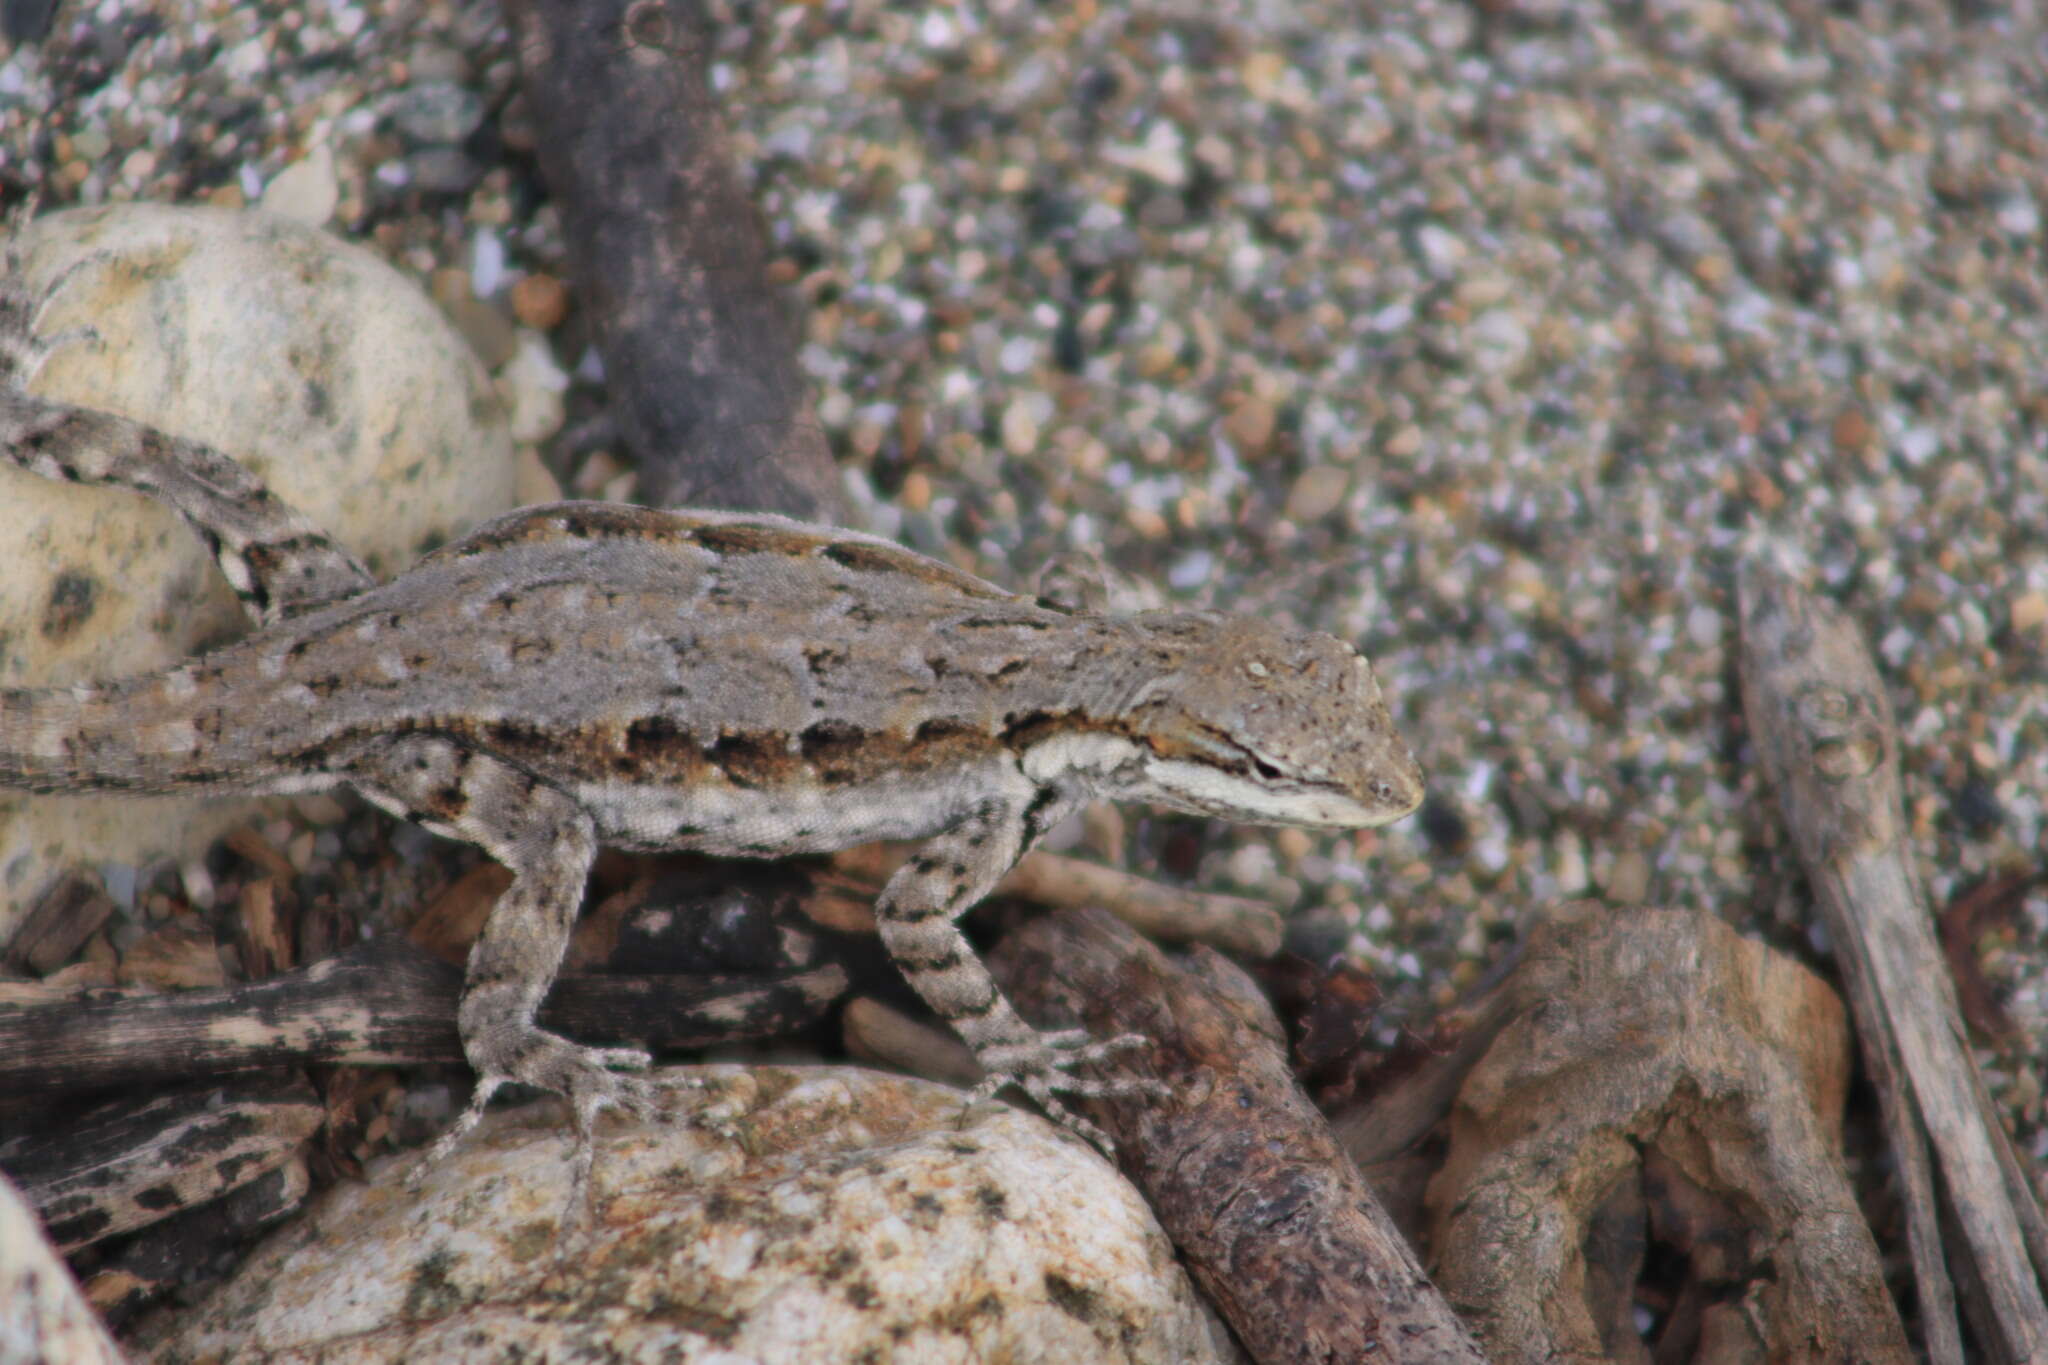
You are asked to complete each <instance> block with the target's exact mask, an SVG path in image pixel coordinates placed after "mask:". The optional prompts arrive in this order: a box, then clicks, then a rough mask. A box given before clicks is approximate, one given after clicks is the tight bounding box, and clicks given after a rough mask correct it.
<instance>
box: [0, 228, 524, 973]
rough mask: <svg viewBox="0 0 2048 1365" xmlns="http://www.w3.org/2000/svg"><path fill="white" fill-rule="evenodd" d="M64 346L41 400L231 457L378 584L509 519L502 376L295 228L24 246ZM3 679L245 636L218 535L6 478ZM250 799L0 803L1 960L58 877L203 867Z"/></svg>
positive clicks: (65, 233) (2, 481) (1, 479)
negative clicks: (320, 528) (84, 870)
mask: <svg viewBox="0 0 2048 1365" xmlns="http://www.w3.org/2000/svg"><path fill="white" fill-rule="evenodd" d="M16 249H17V250H18V251H19V252H20V258H21V268H22V270H23V272H24V277H25V278H26V279H27V280H28V281H29V283H30V285H31V286H32V287H34V288H39V289H41V288H48V287H49V285H50V284H51V282H52V281H55V280H57V279H58V278H59V277H60V276H62V275H63V272H64V271H66V270H67V269H72V268H73V267H74V266H75V267H76V268H75V269H72V273H71V274H70V275H69V276H67V277H64V281H63V287H62V289H61V290H60V291H59V292H58V293H57V294H56V295H55V296H54V298H53V300H52V302H51V303H50V305H49V307H48V310H47V312H46V314H45V316H44V318H43V322H42V331H43V334H44V335H45V336H57V335H60V334H62V333H64V332H66V331H67V330H69V329H74V328H83V327H88V326H89V327H90V328H91V329H92V331H93V333H94V334H95V336H94V337H93V338H88V339H83V340H79V341H76V342H74V343H72V344H69V345H66V346H63V347H62V348H60V349H59V350H58V351H57V352H56V353H55V354H54V355H53V356H52V357H51V358H50V360H49V362H48V363H47V364H46V365H45V366H44V367H43V368H42V370H41V372H40V373H39V374H37V376H36V377H35V380H34V382H33V383H32V384H31V386H30V387H31V389H32V391H34V392H36V393H39V394H42V395H44V396H46V397H50V398H58V399H63V400H66V401H69V402H75V403H80V404H84V405H86V406H90V407H97V408H104V409H106V410H108V411H112V412H117V413H120V414H122V415H123V416H127V417H131V418H133V419H135V420H137V421H141V422H146V423H148V424H149V425H151V426H155V427H157V428H160V429H162V430H164V431H168V432H171V433H173V434H175V435H180V436H185V437H189V438H192V439H195V440H199V441H204V442H206V443H208V444H210V445H213V446H215V447H217V448H219V449H221V450H223V451H226V452H228V453H230V454H232V455H234V456H235V457H236V458H238V459H240V460H241V461H242V462H243V463H244V464H246V465H248V466H249V468H250V469H251V470H252V471H254V472H255V473H256V474H257V475H258V476H259V477H260V478H262V479H264V480H265V481H266V482H267V483H268V484H269V485H270V486H271V487H272V488H273V489H274V490H276V491H277V493H278V494H279V495H280V496H282V497H283V498H285V500H286V501H288V502H291V503H294V504H296V505H297V506H299V507H300V508H302V509H304V510H305V511H306V512H307V513H308V514H309V515H311V516H312V517H313V519H314V520H315V521H316V522H319V523H320V524H322V525H324V526H326V527H328V528H330V529H331V530H333V531H334V532H335V533H336V534H337V535H338V536H339V537H340V539H341V540H342V541H343V542H344V543H346V544H348V545H349V546H351V547H352V548H353V549H355V550H356V551H357V553H359V554H361V555H362V556H363V558H364V559H365V560H366V561H367V562H368V563H369V564H371V565H372V566H373V569H375V570H377V571H380V572H382V573H389V572H390V571H391V570H392V569H394V568H396V567H398V566H400V565H403V564H407V563H410V562H411V561H412V560H413V559H414V558H416V557H417V556H418V555H419V554H420V553H421V552H423V551H424V550H426V549H429V548H431V547H432V546H434V545H437V544H440V543H442V542H444V541H446V540H448V539H450V538H452V537H453V536H455V535H457V534H459V533H460V531H461V530H462V529H463V528H464V527H466V526H468V525H471V524H473V523H474V522H476V521H479V520H481V519H483V518H485V517H488V516H491V515H493V514H495V513H497V512H500V511H503V510H504V509H505V508H507V507H509V506H511V505H512V492H513V482H514V474H515V470H514V464H513V461H512V458H511V448H510V443H509V441H508V439H507V435H506V431H505V424H504V418H503V416H502V414H501V412H500V410H499V406H498V404H497V402H496V399H495V397H494V395H493V392H492V389H491V387H490V383H489V380H488V379H487V378H486V376H485V375H484V373H483V369H482V367H481V366H480V365H479V364H478V363H477V361H476V359H475V358H474V356H472V355H471V354H470V352H469V350H468V348H467V347H466V346H465V345H464V343H463V342H462V340H461V338H460V337H459V336H458V335H457V334H456V333H455V332H454V330H453V329H452V328H450V327H449V326H448V324H447V323H446V321H445V320H443V318H442V317H441V315H440V313H439V312H438V311H437V310H436V309H435V308H434V306H433V305H432V304H431V303H430V302H428V300H427V299H426V298H425V297H424V296H423V295H422V294H421V293H420V291H419V289H418V288H417V287H416V286H415V285H414V284H413V283H412V282H411V281H409V280H407V279H406V278H405V277H404V276H402V275H401V274H399V273H398V272H397V271H395V270H393V269H392V268H391V267H390V266H389V265H387V264H386V263H385V262H383V261H382V260H380V259H379V258H377V257H376V256H375V255H373V254H372V253H370V252H367V251H365V250H363V249H362V248H361V247H357V246H351V245H349V244H347V243H344V242H341V241H339V240H337V239H335V238H334V237H332V236H329V235H327V234H325V233H321V232H318V231H315V230H313V229H311V228H308V227H305V226H303V225H301V224H298V223H295V222H292V221H290V220H287V219H283V218H278V217H275V216H271V215H267V214H261V213H254V212H235V211H228V210H219V209H176V208H167V207H163V206H159V205H147V204H136V205H116V206H110V207H107V208H101V209H78V210H70V211H67V212H64V213H58V214H51V215H48V216H46V217H44V218H41V219H38V220H37V221H36V222H35V223H33V224H32V225H31V226H30V227H29V228H28V230H27V231H26V232H25V233H23V234H22V236H21V237H20V238H19V239H18V241H17V243H16ZM0 506H4V507H5V508H6V509H7V515H6V516H4V517H0V564H5V565H7V566H8V568H7V572H6V573H5V574H4V575H0V683H5V684H7V685H13V686H21V685H29V684H46V685H47V684H57V683H68V682H72V681H77V680H83V679H108V678H116V677H122V676H125V675H128V674H133V673H138V672H142V671H145V670H148V669H152V668H158V667H162V666H164V665H167V664H170V663H172V662H174V661H176V660H179V659H182V658H185V657H187V656H189V655H191V654H193V653H194V652H196V651H198V650H200V649H203V648H205V647H206V646H207V645H208V644H210V643H212V642H217V641H220V640H223V639H226V638H229V637H231V636H233V635H235V634H239V633H240V632H241V631H242V630H243V629H245V624H244V618H243V614H242V611H241V608H240V606H239V605H238V604H237V603H236V602H235V600H234V597H233V594H232V593H231V592H230V591H229V590H228V587H227V584H226V583H225V581H224V580H223V579H222V578H221V576H220V574H219V572H218V570H217V568H216V566H215V564H214V562H213V560H212V558H211V556H209V555H208V554H207V552H206V549H205V547H204V545H203V544H202V543H201V542H200V540H199V537H198V536H196V535H195V534H193V532H192V531H191V529H190V528H189V527H187V526H186V525H185V524H184V523H183V522H182V521H181V520H180V519H179V518H178V517H177V516H176V515H174V514H173V513H171V512H170V511H168V510H167V509H165V508H163V507H161V506H158V505H156V504H154V503H151V502H149V501H147V500H146V499H144V498H141V497H138V496H136V495H134V494H131V493H127V492H124V491H118V490H110V489H104V488H88V487H80V486H68V485H64V484H60V483H56V482H54V481H52V480H48V479H43V478H39V477H37V476H35V475H32V474H28V473H24V472H22V471H20V470H15V469H11V468H9V469H0ZM249 810H250V807H249V806H248V805H247V804H246V803H227V802H218V801H197V802H195V801H190V800H185V801H168V800H149V801H136V800H133V799H96V800H95V799H82V798H78V799H74V798H53V797H30V796H24V795H22V794H19V793H14V792H8V793H0V941H4V940H5V938H6V937H7V935H8V933H9V931H10V930H11V928H12V925H13V922H14V917H15V916H16V915H18V914H19V913H20V912H21V911H22V909H23V908H24V906H25V905H26V904H27V903H28V902H29V901H30V900H31V899H32V898H33V897H34V896H35V895H36V894H37V893H38V892H39V891H40V889H41V888H42V887H44V886H45V885H47V884H48V883H49V882H50V881H51V880H52V879H54V878H55V877H56V876H57V875H58V874H59V873H60V872H62V871H63V870H64V869H65V868H67V867H69V866H74V865H77V864H81V863H89V864H101V863H127V864H134V863H145V862H149V861H151V860H154V859H157V858H163V857H170V858H177V859H185V858H190V857H193V856H196V855H197V854H198V853H200V852H201V851H203V850H204V849H205V848H206V846H207V845H208V843H210V842H211V840H212V839H214V838H215V837H217V836H218V835H219V834H220V832H221V831H223V830H224V829H226V828H228V827H230V826H231V825H232V824H234V823H235V822H236V821H238V820H242V819H246V818H248V814H249Z"/></svg>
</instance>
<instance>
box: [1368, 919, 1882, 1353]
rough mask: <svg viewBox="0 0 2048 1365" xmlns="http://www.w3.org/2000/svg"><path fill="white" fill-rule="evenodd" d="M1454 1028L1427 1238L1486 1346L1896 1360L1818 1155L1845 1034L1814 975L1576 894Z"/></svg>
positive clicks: (1857, 1214)
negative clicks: (1456, 1044) (1468, 1030)
mask: <svg viewBox="0 0 2048 1365" xmlns="http://www.w3.org/2000/svg"><path fill="white" fill-rule="evenodd" d="M1473 1017H1474V1018H1475V1020H1476V1021H1477V1022H1476V1023H1475V1025H1474V1030H1473V1035H1468V1039H1471V1038H1474V1037H1475V1036H1476V1045H1475V1046H1470V1047H1464V1048H1460V1049H1458V1050H1457V1051H1456V1052H1455V1053H1453V1054H1452V1055H1451V1056H1450V1057H1449V1058H1447V1066H1451V1065H1454V1066H1455V1067H1456V1069H1457V1070H1459V1071H1461V1072H1462V1073H1463V1074H1462V1080H1460V1081H1458V1082H1457V1088H1456V1098H1455V1101H1453V1102H1451V1103H1450V1105H1449V1122H1448V1143H1449V1145H1448V1152H1447V1155H1446V1158H1445V1161H1444V1163H1443V1165H1442V1167H1441V1168H1440V1169H1439V1170H1438V1171H1437V1172H1436V1174H1435V1175H1434V1177H1433V1178H1432V1179H1431V1180H1430V1182H1429V1185H1428V1191H1427V1196H1426V1210H1427V1241H1428V1244H1429V1247H1430V1250H1431V1254H1432V1256H1433V1258H1434V1265H1433V1266H1432V1274H1433V1276H1434V1278H1435V1280H1436V1282H1437V1284H1438V1285H1439V1287H1441V1289H1442V1290H1443V1292H1444V1295H1445V1297H1446V1298H1448V1299H1449V1300H1450V1302H1451V1303H1452V1305H1453V1306H1454V1307H1455V1308H1456V1309H1457V1310H1458V1312H1459V1314H1460V1315H1461V1316H1462V1317H1463V1318H1464V1320H1465V1321H1466V1323H1467V1324H1468V1325H1469V1326H1470V1327H1471V1328H1472V1329H1473V1331H1474V1332H1475V1333H1476V1334H1477V1335H1478V1337H1479V1338H1480V1341H1481V1344H1482V1345H1483V1347H1484V1348H1485V1349H1486V1350H1487V1352H1488V1354H1489V1355H1491V1356H1492V1357H1493V1358H1494V1359H1497V1360H1539V1359H1540V1360H1579V1361H1591V1360H1614V1361H1625V1362H1644V1363H1645V1365H1648V1362H1651V1361H1656V1362H1665V1361H1683V1360H1691V1361H1734V1360H1762V1359H1773V1360H1779V1359H1795V1358H1796V1359H1801V1360H1858V1361H1897V1362H1901V1363H1902V1365H1903V1362H1907V1361H1910V1360H1911V1359H1912V1358H1913V1357H1912V1354H1911V1351H1910V1349H1909V1348H1908V1346H1907V1342H1906V1337H1905V1332H1904V1329H1903V1327H1902V1325H1901V1323H1900V1320H1899V1315H1898V1311H1897V1309H1896V1307H1895V1306H1894V1304H1893V1302H1892V1300H1891V1298H1890V1296H1889V1294H1888V1293H1887V1292H1886V1290H1885V1287H1884V1281H1883V1272H1882V1267H1881V1265H1880V1263H1879V1258H1878V1251H1877V1246H1876V1243H1875V1241H1874V1239H1873V1238H1872V1236H1871V1233H1870V1230H1869V1228H1868V1227H1867V1226H1866V1225H1865V1223H1864V1220H1863V1216H1862V1213H1861V1211H1860V1209H1859V1208H1858V1206H1857V1203H1856V1198H1855V1195H1854V1192H1853V1191H1852V1190H1851V1188H1850V1185H1849V1181H1848V1179H1847V1176H1846V1174H1845V1172H1844V1169H1843V1165H1842V1156H1841V1146H1840V1116H1841V1111H1842V1104H1843V1097H1844V1094H1845V1092H1846V1087H1847V1083H1848V1073H1849V1037H1848V1029H1847V1024H1846V1020H1845V1017H1844V1013H1843V1009H1842V1006H1841V1003H1840V1001H1839V1000H1838V999H1837V998H1836V996H1835V994H1834V993H1833V991H1831V990H1830V989H1829V988H1828V986H1827V985H1826V984H1825V983H1824V982H1822V981H1821V980H1820V979H1819V978H1817V977H1816V976H1814V975H1813V974H1812V973H1811V972H1809V971H1808V970H1806V968H1804V967H1803V966H1801V965H1800V964H1798V963H1797V962H1794V961H1793V960H1792V959H1790V958H1788V957H1786V956H1784V955H1782V954H1780V953H1776V952H1774V951H1772V950H1770V949H1768V948H1766V947H1764V946H1763V945H1761V944H1758V943H1755V942H1752V941H1750V940H1747V939H1744V938H1742V937H1740V936H1739V935H1738V934H1736V932H1735V931H1734V930H1733V929H1731V928H1730V927H1729V926H1728V925H1726V924H1725V923H1723V922H1722V921H1720V920H1719V919H1717V918H1715V917H1714V916H1712V915H1708V914H1695V913H1686V912H1678V911H1642V910H1634V909H1632V910H1630V911H1629V912H1628V913H1627V914H1625V915H1622V914H1615V913H1611V912H1609V911H1608V910H1607V909H1605V908H1604V907H1602V906H1600V905H1598V904H1595V903H1592V902H1576V903H1572V904H1569V905H1565V906H1562V907H1560V908H1558V909H1557V910H1555V911H1553V912H1552V913H1551V914H1550V915H1549V916H1548V917H1547V918H1546V919H1545V920H1543V921H1542V922H1540V923H1539V924H1537V925H1536V926H1535V928H1534V929H1532V930H1531V932H1530V934H1529V937H1528V940H1527V942H1526V944H1525V945H1524V948H1523V950H1522V954H1521V958H1520V960H1519V961H1518V963H1517V964H1516V966H1515V968H1514V970H1513V971H1512V972H1511V973H1510V974H1509V975H1508V977H1507V978H1506V979H1505V980H1504V981H1502V983H1501V984H1500V985H1499V986H1498V987H1496V988H1495V990H1494V991H1493V992H1492V994H1491V995H1490V996H1489V997H1488V998H1487V999H1486V1000H1485V1001H1484V1002H1483V1003H1482V1004H1481V1005H1480V1006H1479V1007H1478V1008H1477V1009H1476V1010H1475V1011H1474V1012H1473ZM1447 1066H1445V1067H1437V1068H1434V1069H1432V1068H1428V1067H1425V1068H1423V1069H1422V1070H1421V1071H1420V1072H1418V1073H1416V1074H1415V1075H1414V1076H1413V1077H1411V1078H1409V1085H1408V1086H1404V1087H1397V1089H1396V1091H1395V1092H1393V1093H1390V1094H1387V1095H1384V1096H1382V1097H1380V1098H1379V1099H1377V1100H1376V1101H1375V1102H1374V1103H1373V1104H1372V1105H1369V1106H1367V1107H1366V1108H1364V1109H1363V1110H1360V1111H1358V1112H1356V1113H1353V1114H1351V1115H1348V1116H1346V1117H1344V1118H1343V1119H1341V1120H1340V1121H1339V1123H1338V1127H1339V1129H1340V1131H1344V1132H1347V1133H1350V1134H1353V1135H1354V1136H1359V1137H1365V1136H1369V1135H1371V1134H1373V1133H1374V1132H1375V1131H1376V1130H1378V1129H1379V1128H1380V1127H1381V1126H1382V1125H1381V1124H1379V1123H1377V1122H1375V1121H1374V1115H1375V1113H1383V1114H1385V1115H1386V1116H1388V1118H1389V1119H1390V1120H1392V1121H1396V1122H1399V1121H1403V1120H1406V1121H1407V1122H1409V1123H1410V1125H1411V1127H1412V1124H1413V1118H1414V1114H1415V1112H1416V1111H1417V1109H1418V1107H1419V1106H1418V1103H1417V1101H1416V1098H1415V1096H1414V1095H1409V1094H1404V1093H1401V1092H1402V1091H1403V1090H1405V1089H1409V1088H1419V1089H1420V1090H1421V1091H1422V1092H1423V1093H1424V1100H1425V1102H1427V1101H1428V1100H1430V1099H1437V1098H1440V1097H1441V1096H1443V1095H1444V1094H1445V1093H1446V1092H1447V1091H1448V1090H1449V1081H1450V1080H1451V1079H1455V1078H1447V1076H1446V1074H1445V1072H1446V1070H1447ZM1351 1146H1352V1150H1354V1151H1358V1150H1359V1149H1360V1144H1359V1143H1353V1144H1351ZM1645 1322H1647V1324H1648V1330H1647V1331H1644V1330H1642V1327H1641V1324H1642V1323H1645Z"/></svg>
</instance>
